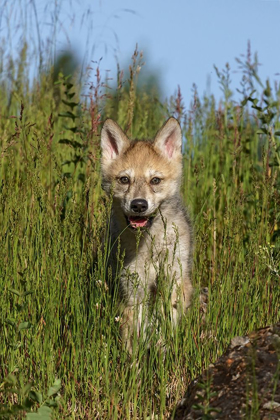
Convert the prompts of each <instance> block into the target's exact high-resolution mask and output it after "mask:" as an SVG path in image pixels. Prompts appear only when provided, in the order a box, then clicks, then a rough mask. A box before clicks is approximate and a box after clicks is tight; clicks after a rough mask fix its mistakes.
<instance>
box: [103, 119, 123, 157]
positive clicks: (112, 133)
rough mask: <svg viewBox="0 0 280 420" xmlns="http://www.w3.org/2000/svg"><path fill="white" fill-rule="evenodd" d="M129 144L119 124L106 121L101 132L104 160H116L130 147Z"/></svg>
mask: <svg viewBox="0 0 280 420" xmlns="http://www.w3.org/2000/svg"><path fill="white" fill-rule="evenodd" d="M129 144H130V142H129V139H128V138H127V137H126V135H125V133H124V132H123V131H122V129H121V128H120V127H119V126H118V124H117V123H116V122H115V121H113V120H111V119H108V120H106V121H105V123H104V125H103V127H102V130H101V149H102V158H103V159H106V160H113V159H116V158H117V157H118V156H119V155H121V154H122V153H123V152H124V151H125V150H126V149H127V148H128V147H129Z"/></svg>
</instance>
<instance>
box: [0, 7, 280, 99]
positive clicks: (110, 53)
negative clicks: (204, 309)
mask: <svg viewBox="0 0 280 420" xmlns="http://www.w3.org/2000/svg"><path fill="white" fill-rule="evenodd" d="M3 1H4V0H3ZM4 3H7V4H6V8H5V10H4V11H5V13H4V14H3V16H2V20H1V22H0V36H1V37H2V38H3V37H5V36H6V33H7V32H8V31H10V39H12V40H13V41H12V42H11V44H10V48H14V49H16V48H17V47H18V39H17V37H16V36H14V37H13V32H14V33H16V34H19V32H18V22H19V18H20V21H21V22H24V25H25V28H26V34H28V36H29V37H31V39H32V40H33V42H34V45H37V44H38V32H37V31H36V25H35V18H34V16H35V15H34V11H35V8H34V5H35V6H36V13H37V17H38V22H39V34H40V38H41V42H42V43H46V40H47V38H48V37H49V38H50V34H51V33H52V35H53V32H52V31H53V21H54V7H55V4H56V5H57V6H56V7H57V9H56V10H57V16H58V24H57V25H56V51H57V52H59V51H61V50H63V49H65V48H69V47H71V48H73V49H74V50H75V51H76V52H77V54H78V55H79V57H80V59H81V60H82V59H84V60H85V62H86V63H89V64H90V63H91V62H92V61H98V60H99V59H100V58H101V57H102V58H103V59H102V62H101V70H102V71H104V72H105V70H107V69H110V70H111V76H112V77H113V78H114V77H115V74H116V70H115V69H116V57H117V59H118V61H119V62H120V64H121V67H123V66H127V65H128V62H129V58H130V57H131V55H132V53H133V51H134V48H135V45H136V43H138V47H139V50H143V51H144V61H145V62H146V65H145V67H146V69H149V70H153V71H157V72H158V74H159V76H160V80H161V85H162V88H163V91H164V95H165V96H170V95H171V94H173V93H174V92H175V90H176V88H177V86H178V85H180V87H181V91H182V94H183V98H184V101H185V104H188V103H189V100H190V97H191V92H192V85H193V83H195V84H196V85H197V86H198V91H199V93H200V94H202V93H203V92H205V91H206V90H207V92H209V91H210V92H211V93H213V94H214V95H215V96H216V97H219V96H220V90H219V86H218V83H217V77H216V74H215V70H214V68H213V65H214V64H215V65H216V66H217V67H218V68H219V69H223V68H224V67H225V64H226V63H227V62H228V63H229V64H230V67H231V69H232V71H233V72H232V89H233V90H235V89H236V88H237V87H238V86H239V81H240V79H241V75H240V74H238V73H234V72H235V71H236V70H238V65H237V63H236V61H235V57H238V56H240V54H246V51H247V43H248V41H250V42H251V49H252V52H253V53H254V52H256V51H257V52H258V57H259V61H260V63H262V66H261V67H260V71H259V74H260V76H261V78H262V79H263V80H265V79H266V78H267V77H269V78H270V80H271V81H274V80H276V81H279V73H280V51H279V49H280V48H279V29H278V28H279V21H280V0H173V1H172V2H171V1H166V0H141V1H132V0H98V1H94V0H53V1H52V0H49V1H46V0H32V1H31V0H13V2H7V1H6V2H5V1H4ZM9 3H10V7H11V3H13V4H14V5H15V3H17V4H18V8H17V10H16V11H15V9H16V8H14V10H12V11H11V9H9V6H8V4H9ZM2 4H3V3H2ZM2 7H3V6H2ZM9 10H10V11H9ZM7 16H9V17H8V18H7ZM8 19H10V21H9V20H8ZM7 22H9V23H7ZM13 25H14V26H13ZM11 35H12V36H11ZM52 42H53V41H52ZM145 67H144V68H143V71H145Z"/></svg>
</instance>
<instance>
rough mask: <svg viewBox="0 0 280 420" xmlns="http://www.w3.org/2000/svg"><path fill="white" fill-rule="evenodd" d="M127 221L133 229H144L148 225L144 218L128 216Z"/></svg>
mask: <svg viewBox="0 0 280 420" xmlns="http://www.w3.org/2000/svg"><path fill="white" fill-rule="evenodd" d="M128 220H129V222H130V226H131V227H133V228H134V229H136V228H141V227H144V226H146V224H147V223H148V219H147V218H146V217H138V216H135V217H133V216H130V217H129V218H128Z"/></svg>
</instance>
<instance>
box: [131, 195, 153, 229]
mask: <svg viewBox="0 0 280 420" xmlns="http://www.w3.org/2000/svg"><path fill="white" fill-rule="evenodd" d="M130 209H131V211H132V212H133V213H135V216H129V217H128V221H129V224H130V227H132V228H133V229H137V228H143V227H149V226H150V222H151V220H150V218H149V217H147V216H141V214H142V213H145V211H147V210H148V202H147V200H144V199H143V198H136V199H135V200H132V201H131V203H130Z"/></svg>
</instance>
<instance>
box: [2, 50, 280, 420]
mask: <svg viewBox="0 0 280 420" xmlns="http://www.w3.org/2000/svg"><path fill="white" fill-rule="evenodd" d="M141 59H142V57H141V56H140V54H139V53H138V52H137V51H136V52H135V54H134V57H133V61H132V65H131V68H130V77H129V80H128V81H127V85H128V86H127V87H126V86H125V84H120V85H119V87H118V88H117V90H116V92H113V94H112V92H110V91H109V90H108V89H107V90H104V89H102V82H101V79H100V73H99V71H98V69H97V72H96V74H97V76H96V80H95V82H94V83H92V84H91V85H90V87H91V88H90V93H89V95H85V96H83V95H84V93H83V95H82V94H81V89H80V86H79V84H78V83H77V82H75V79H71V82H70V81H69V78H67V77H64V76H63V75H61V76H60V79H59V81H58V83H56V84H55V85H53V79H52V77H51V74H50V75H48V74H43V73H42V74H41V75H40V80H38V81H37V82H36V83H34V84H33V85H32V86H30V87H29V85H28V83H27V80H26V75H25V74H26V71H25V70H24V68H21V69H18V70H20V71H18V72H17V71H16V72H15V73H16V74H18V78H17V79H14V81H13V83H12V85H8V83H7V82H5V81H3V84H2V92H3V94H2V96H1V98H0V106H1V115H2V118H1V120H0V127H1V139H0V147H1V152H0V176H1V183H0V223H1V232H0V241H1V247H0V261H1V264H0V276H1V282H0V306H1V312H0V342H1V346H0V377H1V384H0V402H1V404H2V405H1V410H2V411H0V416H2V417H3V418H9V417H13V416H15V415H18V416H19V418H24V416H27V418H28V419H29V418H37V417H38V418H51V416H55V418H57V419H58V418H61V419H63V418H66V417H72V418H110V419H118V418H119V419H123V418H126V419H129V418H156V416H157V417H158V418H167V417H168V416H169V415H171V416H172V413H173V411H174V406H175V403H176V401H177V400H178V398H179V395H181V394H182V393H183V390H184V388H185V386H186V384H187V383H189V382H190V380H191V379H192V378H194V377H195V376H197V375H198V374H199V373H200V372H201V370H202V369H203V368H204V367H205V366H207V365H208V364H209V362H210V361H215V359H216V358H217V356H218V355H219V354H221V352H223V351H224V349H225V347H226V346H227V344H228V343H229V341H230V339H231V338H232V337H233V336H235V335H243V334H245V333H246V332H247V331H249V330H250V331H251V330H252V329H255V328H257V327H261V326H264V325H266V324H270V323H273V322H275V321H276V320H277V319H278V317H279V315H278V314H279V301H280V291H279V290H280V288H279V248H280V227H279V226H280V220H279V219H280V212H279V208H280V195H279V151H280V149H279V132H280V121H279V91H273V89H272V88H271V87H270V85H269V84H267V85H266V87H265V88H264V90H263V91H262V92H261V94H258V92H253V91H254V86H253V88H252V89H250V92H252V93H250V94H248V95H247V94H246V96H243V97H242V100H241V102H240V104H236V103H235V102H233V100H232V96H231V88H230V73H229V70H230V69H229V68H228V67H226V70H225V71H222V72H220V71H217V75H218V77H220V78H221V87H222V88H223V92H224V98H223V100H222V101H221V103H220V104H218V105H217V104H216V103H215V100H214V98H211V97H210V98H209V97H203V98H199V97H198V95H197V92H196V89H195V88H194V92H193V98H192V102H191V104H190V109H189V110H188V111H186V109H185V107H184V105H183V99H182V97H181V93H180V90H178V93H177V95H176V96H175V97H173V98H171V99H170V100H169V101H168V102H167V103H165V104H162V103H160V102H159V101H158V98H156V97H155V98H154V99H152V98H151V95H150V93H149V92H146V91H145V90H144V89H142V90H141V91H137V89H136V88H135V86H136V85H137V77H138V73H139V71H140V70H139V67H141V66H140V64H139V60H140V61H141ZM138 66H139V67H138ZM244 66H245V68H247V67H246V65H244ZM15 70H17V68H16V67H15ZM254 72H256V69H255V67H254ZM253 80H254V79H253V75H252V74H251V76H250V87H251V83H253ZM16 81H17V85H16ZM244 83H245V82H244ZM258 85H259V84H258ZM245 91H247V89H245ZM245 91H244V92H245ZM170 115H175V116H177V117H178V118H180V121H181V125H182V129H183V134H184V139H185V142H184V179H183V183H182V194H183V197H184V200H185V203H186V204H187V205H188V206H189V208H190V211H191V214H192V217H193V220H194V225H195V237H196V249H195V255H194V268H193V283H194V286H195V293H194V297H193V304H192V307H191V309H190V310H189V314H188V316H186V317H185V318H184V319H183V320H182V322H181V324H180V326H179V328H178V330H176V332H172V330H171V327H170V322H168V320H167V319H166V320H167V322H163V321H164V320H161V321H162V322H161V323H162V328H163V329H165V330H164V334H163V337H164V338H162V337H161V336H160V335H159V334H158V332H157V329H156V328H155V329H154V331H153V332H152V334H151V337H150V343H151V345H150V349H149V351H148V352H147V348H146V344H145V342H144V339H143V337H135V341H136V344H137V345H136V346H135V349H134V355H133V356H132V358H130V357H129V356H128V355H127V354H126V352H125V351H124V350H123V349H122V345H121V340H120V325H121V324H122V317H121V310H120V308H119V304H118V302H117V300H116V296H115V294H114V293H112V291H111V290H110V287H109V286H110V283H111V276H110V272H109V273H108V275H106V265H107V261H108V254H109V252H110V249H111V246H110V244H109V242H108V240H107V239H108V238H106V237H105V247H104V250H102V247H101V243H102V238H103V236H104V235H105V232H106V226H107V225H108V218H109V214H110V200H109V199H108V198H106V197H105V196H104V194H103V192H102V190H101V180H100V166H99V156H100V151H99V133H100V126H101V123H102V121H104V119H105V118H107V117H111V118H115V119H116V120H117V121H118V122H119V123H120V124H121V125H122V127H123V128H124V129H125V130H126V131H127V133H128V134H129V135H132V136H133V137H138V138H145V137H148V138H149V137H150V138H151V137H153V136H154V134H155V132H156V131H157V129H158V128H159V127H160V125H161V124H162V122H163V121H164V119H165V118H167V117H168V116H170ZM120 264H121V263H120ZM162 280H164V279H162ZM202 286H206V287H208V290H209V296H208V298H209V303H208V306H207V309H206V311H205V313H204V312H202V311H201V308H200V303H199V294H200V288H201V287H202ZM56 378H61V384H60V382H59V381H58V380H56ZM60 385H61V389H60ZM60 392H61V398H60V400H59V405H58V406H57V408H55V406H56V405H57V400H58V397H59V396H60V394H59V393H60ZM44 396H45V397H44ZM208 408H209V410H208ZM208 408H207V410H208V411H209V412H210V411H211V407H208ZM54 410H55V411H54ZM207 410H206V411H207ZM208 411H207V412H205V416H208V415H209V412H208ZM20 416H21V417H20Z"/></svg>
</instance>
